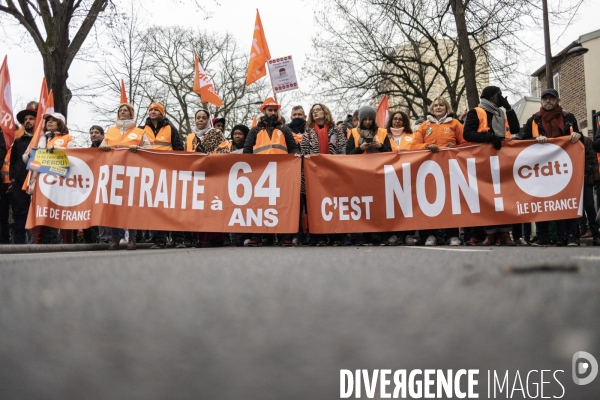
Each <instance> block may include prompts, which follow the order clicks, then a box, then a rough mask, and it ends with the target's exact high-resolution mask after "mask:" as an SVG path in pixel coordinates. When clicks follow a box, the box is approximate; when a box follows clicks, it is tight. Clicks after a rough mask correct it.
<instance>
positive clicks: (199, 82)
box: [194, 53, 223, 107]
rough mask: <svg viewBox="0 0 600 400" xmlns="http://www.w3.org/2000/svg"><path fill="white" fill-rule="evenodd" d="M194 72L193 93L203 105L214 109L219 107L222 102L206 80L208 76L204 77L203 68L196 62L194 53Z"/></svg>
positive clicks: (196, 58) (196, 57) (198, 61)
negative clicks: (207, 104) (205, 104)
mask: <svg viewBox="0 0 600 400" xmlns="http://www.w3.org/2000/svg"><path fill="white" fill-rule="evenodd" d="M194 71H195V72H194V93H197V94H198V95H199V96H200V100H201V101H202V102H203V103H210V104H212V105H214V106H215V107H221V106H222V105H223V101H221V98H220V97H219V95H218V94H217V91H216V90H215V88H214V86H213V84H212V83H211V82H210V80H209V79H208V76H206V72H204V68H202V65H200V60H198V56H197V55H196V53H194Z"/></svg>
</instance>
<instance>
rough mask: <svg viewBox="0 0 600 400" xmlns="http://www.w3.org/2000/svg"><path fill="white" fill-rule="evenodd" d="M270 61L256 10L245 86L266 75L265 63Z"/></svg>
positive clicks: (269, 53)
mask: <svg viewBox="0 0 600 400" xmlns="http://www.w3.org/2000/svg"><path fill="white" fill-rule="evenodd" d="M269 59H271V52H270V51H269V46H268V45H267V39H266V38H265V31H264V30H263V26H262V22H261V20H260V15H259V14H258V9H257V10H256V22H255V23H254V36H253V38H252V46H251V47H250V61H249V62H248V72H247V73H246V86H248V85H250V84H251V83H252V82H256V81H257V80H258V79H260V78H262V77H263V76H265V75H267V67H266V66H265V63H266V62H267V61H268V60H269Z"/></svg>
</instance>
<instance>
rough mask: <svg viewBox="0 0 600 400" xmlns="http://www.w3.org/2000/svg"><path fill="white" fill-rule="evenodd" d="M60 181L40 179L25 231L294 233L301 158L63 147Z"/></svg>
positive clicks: (42, 177) (48, 178) (43, 176)
mask: <svg viewBox="0 0 600 400" xmlns="http://www.w3.org/2000/svg"><path fill="white" fill-rule="evenodd" d="M65 152H66V153H67V155H68V157H69V162H70V171H69V175H68V177H67V178H62V177H57V176H55V175H49V174H39V176H38V180H37V185H36V188H35V191H34V193H33V196H32V200H31V206H30V209H29V215H28V220H27V226H28V227H33V226H35V225H46V226H51V227H55V228H63V229H79V228H87V227H90V226H94V225H102V226H113V227H115V226H116V227H125V228H131V229H156V230H173V231H192V232H193V231H210V232H247V233H295V232H297V231H298V220H299V212H300V165H301V159H300V158H299V157H294V156H292V155H289V156H288V155H279V156H269V155H263V156H261V157H257V156H255V155H252V154H241V155H237V154H236V155H230V154H214V155H213V154H211V155H209V156H207V155H203V154H200V153H184V152H180V153H178V152H177V153H173V152H168V153H167V152H158V151H146V150H138V152H137V153H135V154H132V153H130V152H129V151H128V150H127V149H115V150H114V151H111V152H103V151H101V150H99V149H67V150H65Z"/></svg>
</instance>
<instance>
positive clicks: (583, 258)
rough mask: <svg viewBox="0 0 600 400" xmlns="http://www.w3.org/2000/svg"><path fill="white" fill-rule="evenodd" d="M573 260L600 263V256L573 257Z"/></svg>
mask: <svg viewBox="0 0 600 400" xmlns="http://www.w3.org/2000/svg"><path fill="white" fill-rule="evenodd" d="M571 258H577V259H580V260H588V261H596V260H599V261H600V256H573V257H571Z"/></svg>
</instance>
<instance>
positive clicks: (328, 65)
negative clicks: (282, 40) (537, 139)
mask: <svg viewBox="0 0 600 400" xmlns="http://www.w3.org/2000/svg"><path fill="white" fill-rule="evenodd" d="M573 1H574V2H575V3H577V4H575V5H570V6H568V7H567V8H565V6H564V5H562V10H561V11H563V12H565V13H566V15H564V14H563V19H564V18H565V17H566V19H567V20H568V18H569V17H570V15H571V14H572V12H574V10H576V8H577V5H578V3H580V2H581V1H582V0H573ZM536 11H537V5H536V4H535V3H533V2H531V1H530V0H506V1H502V2H497V1H494V0H469V1H466V0H451V1H449V2H445V3H444V2H442V3H439V2H438V3H436V2H424V1H422V0H329V1H326V2H325V3H324V6H323V12H316V13H315V15H316V17H317V22H318V24H319V25H320V26H321V28H322V29H321V31H320V32H319V35H318V36H316V37H314V38H313V43H314V47H315V48H316V52H315V53H316V54H315V55H314V56H313V57H309V58H308V62H307V64H306V65H305V72H307V73H309V74H310V75H312V76H313V77H315V78H316V79H318V80H319V82H318V83H317V85H316V86H315V87H314V88H313V93H314V91H315V90H316V91H317V93H320V94H323V95H326V96H327V97H328V98H330V99H332V100H334V101H335V102H336V104H337V105H338V106H345V107H346V109H348V108H349V107H348V105H354V106H357V105H359V104H360V103H361V102H364V101H367V100H371V101H373V100H375V99H378V98H379V97H380V96H381V95H382V94H387V95H388V96H389V97H393V98H394V99H395V104H392V105H396V106H401V107H404V108H406V109H408V110H409V112H410V113H411V115H412V116H413V117H415V116H417V115H423V114H424V111H425V110H426V108H427V106H428V105H429V104H430V103H431V101H432V99H433V98H434V97H435V96H438V95H444V96H446V97H447V98H448V100H449V101H450V103H451V105H452V106H453V108H455V109H457V107H458V105H459V104H463V103H464V99H465V97H466V99H467V100H468V105H469V107H474V106H476V105H477V104H478V103H479V93H480V90H481V86H482V85H483V84H487V83H488V82H489V81H490V80H493V81H494V82H497V84H501V85H503V86H505V87H514V86H516V85H517V83H516V82H517V81H518V82H521V81H522V78H523V76H522V75H519V74H518V73H515V70H516V68H515V64H516V63H517V62H523V61H526V59H525V57H524V55H523V53H522V51H519V49H522V48H523V45H524V43H523V42H522V40H521V39H520V37H519V33H520V32H522V31H523V30H524V29H525V28H527V27H528V26H530V25H532V23H533V24H539V19H536V18H535V15H536ZM569 13H571V14H569ZM555 15H556V12H555ZM540 17H541V13H540ZM563 23H564V22H563ZM538 26H539V25H538ZM415 103H416V104H415Z"/></svg>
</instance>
